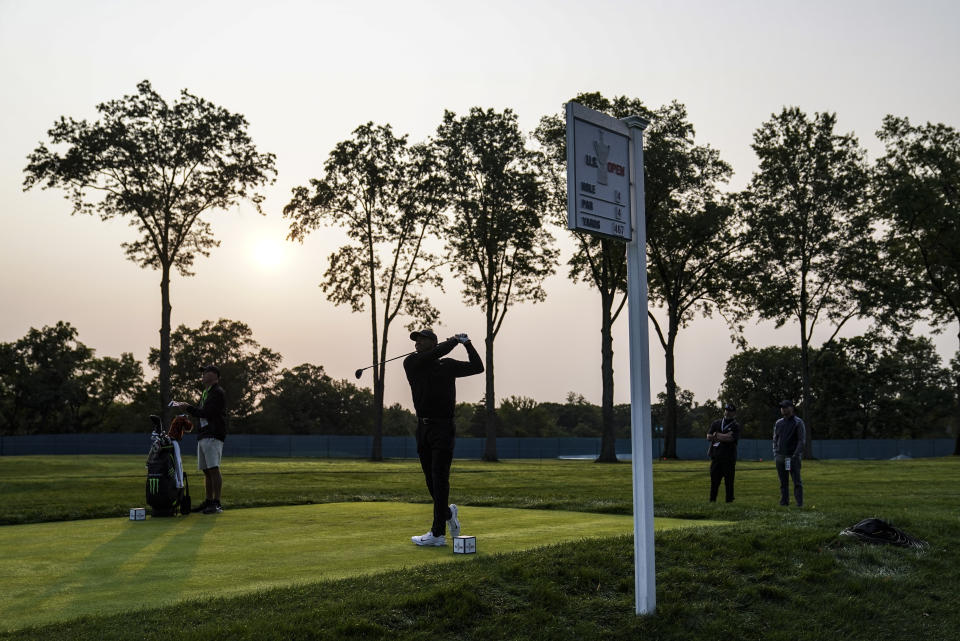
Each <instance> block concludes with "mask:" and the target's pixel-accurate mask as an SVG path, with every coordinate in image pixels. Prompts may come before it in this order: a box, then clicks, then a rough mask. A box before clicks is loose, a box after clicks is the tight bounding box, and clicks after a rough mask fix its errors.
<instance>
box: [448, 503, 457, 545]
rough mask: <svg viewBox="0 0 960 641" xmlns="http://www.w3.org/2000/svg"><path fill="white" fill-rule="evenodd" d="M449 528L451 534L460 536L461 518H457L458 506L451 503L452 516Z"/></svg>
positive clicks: (449, 520) (455, 536)
mask: <svg viewBox="0 0 960 641" xmlns="http://www.w3.org/2000/svg"><path fill="white" fill-rule="evenodd" d="M447 529H448V530H450V536H452V537H453V538H457V537H458V536H460V519H458V518H457V506H456V505H454V504H453V503H451V504H450V518H449V519H448V520H447Z"/></svg>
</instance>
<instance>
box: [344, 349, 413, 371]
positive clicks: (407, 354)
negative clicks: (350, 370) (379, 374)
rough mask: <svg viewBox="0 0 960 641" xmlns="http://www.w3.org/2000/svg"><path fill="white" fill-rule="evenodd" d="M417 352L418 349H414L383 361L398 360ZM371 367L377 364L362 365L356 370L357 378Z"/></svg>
mask: <svg viewBox="0 0 960 641" xmlns="http://www.w3.org/2000/svg"><path fill="white" fill-rule="evenodd" d="M416 353H417V350H413V351H412V352H407V353H406V354H400V356H394V357H393V358H388V359H387V360H385V361H383V362H384V363H389V362H390V361H395V360H397V359H398V358H403V357H404V356H410V354H416ZM371 367H375V366H374V365H367V366H366V367H361V368H360V369H358V370H357V371H355V372H354V375H355V376H356V377H357V378H360V376H361V375H362V374H363V370H365V369H370V368H371Z"/></svg>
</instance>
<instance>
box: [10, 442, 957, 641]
mask: <svg viewBox="0 0 960 641" xmlns="http://www.w3.org/2000/svg"><path fill="white" fill-rule="evenodd" d="M143 459H144V457H125V456H115V457H107V456H104V457H4V458H0V495H2V502H0V519H2V522H3V523H6V524H8V525H7V526H4V527H0V619H2V620H3V622H4V623H3V625H2V626H0V627H2V628H6V629H7V630H8V631H7V632H3V633H0V638H11V639H37V638H42V639H44V640H45V641H53V640H56V639H129V638H137V639H164V640H169V639H370V638H390V639H394V638H396V639H428V638H430V639H433V638H446V639H483V640H484V641H487V640H489V639H637V638H651V639H697V640H700V639H702V640H703V641H707V640H710V641H713V640H715V639H718V638H736V639H810V640H819V639H831V640H832V639H898V640H899V639H924V641H932V640H936V639H944V640H951V639H957V638H960V597H957V588H956V586H957V585H958V584H960V552H958V550H960V535H958V531H960V460H957V459H954V458H949V459H926V460H915V461H877V462H846V461H823V462H819V461H808V462H804V470H803V472H804V482H805V486H806V494H807V505H806V507H804V508H803V509H802V510H799V509H796V508H794V507H790V508H782V507H779V506H777V505H776V503H777V498H778V492H777V479H776V473H775V472H774V470H773V469H772V465H771V464H770V463H769V462H741V463H740V464H738V467H737V501H736V502H735V503H733V504H731V505H725V504H722V503H721V504H713V505H711V504H708V503H707V502H706V500H705V499H706V492H707V485H708V478H707V463H706V462H705V461H703V462H690V461H683V462H676V461H672V462H657V463H655V465H654V500H655V504H656V512H657V517H658V518H659V517H672V518H682V519H690V520H692V521H693V525H694V527H690V528H683V529H671V530H663V531H659V532H658V533H657V542H656V546H657V549H656V563H657V602H658V608H657V613H656V614H655V615H654V616H651V617H636V616H635V615H634V614H633V543H632V537H631V536H630V534H629V533H630V531H631V527H632V524H631V519H630V518H629V513H630V510H631V504H632V503H631V494H630V493H631V475H630V466H629V465H628V464H620V465H598V464H594V463H591V462H582V461H519V462H518V461H510V462H504V463H494V464H487V463H481V462H476V461H455V462H454V474H453V478H452V484H453V495H452V500H454V501H455V502H457V503H458V504H461V505H463V506H464V509H463V516H464V533H469V534H475V535H477V537H478V545H479V547H480V551H481V554H479V555H477V556H476V557H465V558H464V557H455V556H454V555H453V554H452V553H451V552H450V549H449V546H448V547H447V548H446V549H418V548H416V547H415V546H413V545H412V544H410V543H409V542H408V541H409V536H410V535H412V534H417V533H421V532H422V531H425V530H426V527H427V524H428V522H429V513H430V508H429V505H428V504H427V503H426V491H425V489H424V488H423V480H422V477H421V476H420V471H419V467H418V465H417V463H416V462H414V461H392V462H387V463H377V464H374V463H368V462H359V461H341V460H338V461H327V460H308V459H293V460H291V459H246V460H242V459H230V458H228V459H226V460H225V467H224V478H225V481H224V482H225V488H226V491H225V496H224V505H225V507H226V509H227V511H226V512H224V514H222V515H218V516H204V515H191V516H189V517H186V518H178V519H166V520H161V519H157V520H155V521H149V520H148V521H147V522H145V523H131V522H130V521H129V520H127V519H126V512H127V509H128V508H129V507H133V506H139V505H141V504H142V501H143V485H144V474H143ZM193 463H194V460H193V459H192V457H187V460H186V461H185V465H186V466H187V469H188V470H189V469H190V466H191V465H193ZM192 480H193V482H194V496H197V495H199V493H200V492H199V486H200V483H199V481H198V475H197V474H193V476H192ZM244 508H248V509H244ZM869 516H877V517H880V518H884V519H886V520H888V521H891V522H893V523H894V524H895V525H897V526H898V527H901V528H903V529H905V530H906V531H908V532H910V533H911V534H914V535H916V536H920V537H922V538H924V539H926V540H928V541H929V542H930V547H929V548H928V549H927V550H924V551H911V550H901V549H897V548H888V547H882V548H881V547H872V546H863V545H861V544H858V543H856V542H853V541H851V540H848V539H845V538H842V537H839V536H838V533H839V531H840V530H841V529H843V528H844V527H847V526H849V525H852V524H853V523H855V522H857V521H859V520H860V519H862V518H865V517H869ZM707 521H725V522H728V523H729V525H719V526H715V527H696V526H697V525H707ZM357 529H359V530H362V532H363V533H362V534H361V535H360V538H361V539H362V540H361V541H360V542H359V545H357V546H356V547H353V544H352V542H351V545H349V546H348V545H346V544H343V545H341V541H340V539H339V538H338V537H340V536H344V537H348V539H349V537H350V536H351V533H352V532H353V531H354V530H357ZM367 532H371V533H372V534H367ZM398 539H399V543H398ZM208 546H211V547H208ZM352 550H355V551H352ZM208 556H213V557H216V558H215V559H213V562H212V564H211V562H210V561H208V559H207V557H208ZM217 559H220V563H219V564H218V563H217V562H216V561H217ZM437 561H443V562H437ZM218 565H219V568H218ZM256 567H259V568H260V569H259V571H255V570H254V568H256ZM210 568H213V570H211V571H210V572H206V571H203V570H206V569H210ZM211 572H212V573H211ZM26 575H32V576H26ZM31 590H32V592H31ZM251 590H252V592H251ZM151 591H155V592H154V595H155V596H154V597H153V598H155V599H156V601H154V602H155V603H158V604H159V603H161V602H162V601H163V600H164V599H170V600H172V601H179V602H180V603H178V604H174V605H168V606H165V607H156V608H153V609H147V610H143V609H139V610H136V609H135V608H142V607H143V596H144V595H149V594H151ZM91 599H92V601H90V600H91ZM98 599H99V601H100V602H101V605H103V606H104V607H100V608H95V611H100V612H105V614H97V615H88V614H86V613H87V612H90V610H89V609H88V607H87V605H89V602H93V603H96V602H97V601H98ZM85 600H86V601H88V604H87V605H83V602H84V601H85ZM115 606H116V609H112V608H114V607H115ZM108 612H116V613H115V614H109V613H108ZM77 615H82V616H79V618H74V617H76V616H77ZM42 621H58V622H56V623H52V624H49V625H43V626H42V627H28V628H20V626H21V625H23V624H24V623H29V622H42ZM13 628H19V629H13Z"/></svg>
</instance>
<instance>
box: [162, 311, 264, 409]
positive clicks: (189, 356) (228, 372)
mask: <svg viewBox="0 0 960 641" xmlns="http://www.w3.org/2000/svg"><path fill="white" fill-rule="evenodd" d="M148 362H149V364H150V365H151V366H152V367H158V366H159V363H160V352H159V350H157V349H151V350H150V355H149V357H148ZM279 364H280V354H278V353H277V352H274V351H273V350H271V349H269V348H266V347H262V346H261V345H260V343H258V342H257V341H256V340H254V338H253V331H252V330H251V329H250V327H249V326H248V325H247V324H246V323H243V322H241V321H233V320H228V319H226V318H221V319H220V320H218V321H217V322H215V323H214V322H213V321H209V320H205V321H203V322H202V323H200V327H198V328H196V329H191V328H189V327H187V326H186V325H180V326H179V327H177V329H176V330H175V331H174V332H173V334H172V336H171V349H170V382H171V387H172V389H173V391H174V392H175V393H176V394H177V395H178V396H179V397H180V398H181V399H182V400H192V399H195V398H196V397H197V395H198V394H199V390H198V387H197V386H198V384H199V382H200V368H201V367H204V366H206V365H216V366H217V367H218V368H219V369H220V380H221V383H220V384H221V385H222V386H223V388H224V389H225V390H226V392H227V408H228V410H229V412H230V416H231V417H233V418H235V419H238V420H240V421H243V420H244V419H246V418H248V417H250V416H251V415H252V414H253V413H254V411H256V408H257V405H258V404H259V402H260V401H261V400H262V399H263V398H264V396H265V395H266V394H267V393H268V392H269V391H270V389H271V388H272V387H273V384H274V382H275V379H276V371H277V367H278V366H279Z"/></svg>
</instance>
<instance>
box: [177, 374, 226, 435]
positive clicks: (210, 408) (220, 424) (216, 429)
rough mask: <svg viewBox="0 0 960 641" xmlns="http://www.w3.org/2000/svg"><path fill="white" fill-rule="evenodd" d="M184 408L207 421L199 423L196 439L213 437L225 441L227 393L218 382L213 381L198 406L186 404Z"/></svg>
mask: <svg viewBox="0 0 960 641" xmlns="http://www.w3.org/2000/svg"><path fill="white" fill-rule="evenodd" d="M184 409H186V410H187V412H189V413H190V415H191V416H197V417H199V418H203V419H206V421H207V424H206V425H201V426H200V429H199V430H198V431H197V440H200V439H203V438H215V439H219V440H221V441H225V440H226V439H227V394H226V392H224V391H223V388H222V387H220V384H219V383H214V384H213V385H212V386H211V387H210V389H208V390H207V392H206V396H205V397H204V398H203V400H202V401H201V402H200V405H199V406H194V405H187V406H186V407H185V408H184Z"/></svg>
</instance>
